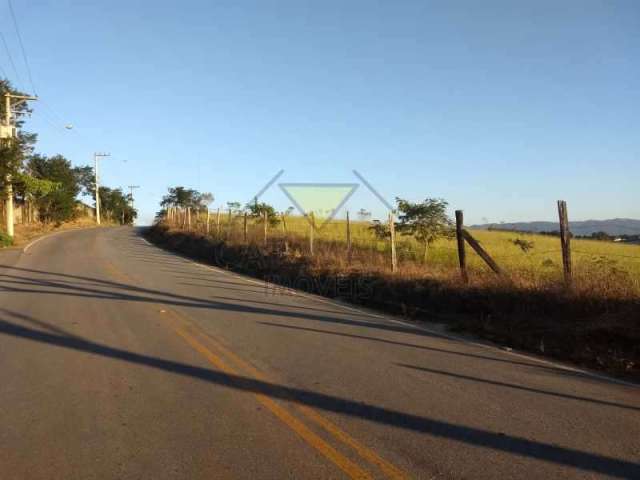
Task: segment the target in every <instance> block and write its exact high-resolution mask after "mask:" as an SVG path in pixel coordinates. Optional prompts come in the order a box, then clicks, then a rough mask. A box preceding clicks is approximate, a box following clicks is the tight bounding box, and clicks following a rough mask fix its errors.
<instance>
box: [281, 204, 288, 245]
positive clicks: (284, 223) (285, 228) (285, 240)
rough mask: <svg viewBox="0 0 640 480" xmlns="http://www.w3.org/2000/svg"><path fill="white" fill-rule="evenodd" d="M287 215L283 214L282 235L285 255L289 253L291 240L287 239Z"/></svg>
mask: <svg viewBox="0 0 640 480" xmlns="http://www.w3.org/2000/svg"><path fill="white" fill-rule="evenodd" d="M286 218H287V217H286V215H285V214H284V213H282V235H283V236H284V253H289V239H288V238H287V220H286Z"/></svg>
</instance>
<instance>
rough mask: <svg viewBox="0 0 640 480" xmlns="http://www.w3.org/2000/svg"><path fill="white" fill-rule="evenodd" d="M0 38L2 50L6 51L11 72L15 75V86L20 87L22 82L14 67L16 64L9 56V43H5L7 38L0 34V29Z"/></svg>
mask: <svg viewBox="0 0 640 480" xmlns="http://www.w3.org/2000/svg"><path fill="white" fill-rule="evenodd" d="M0 39H2V44H3V45H4V51H5V52H7V57H9V64H10V65H11V68H12V69H13V73H14V74H15V76H16V83H17V85H16V87H20V85H21V84H22V79H21V78H20V74H19V73H18V69H17V68H16V64H15V63H13V57H12V56H11V51H10V50H9V45H7V40H6V38H5V37H4V35H3V34H2V32H1V31H0Z"/></svg>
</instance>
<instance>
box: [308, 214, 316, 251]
mask: <svg viewBox="0 0 640 480" xmlns="http://www.w3.org/2000/svg"><path fill="white" fill-rule="evenodd" d="M315 226H316V222H315V218H314V216H313V212H311V213H310V214H309V227H310V228H309V254H310V255H311V256H312V257H313V231H314V230H315Z"/></svg>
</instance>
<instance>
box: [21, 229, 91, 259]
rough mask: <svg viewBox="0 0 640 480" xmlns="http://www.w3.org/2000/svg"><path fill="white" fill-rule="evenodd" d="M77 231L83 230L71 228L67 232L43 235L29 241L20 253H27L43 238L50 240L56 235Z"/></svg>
mask: <svg viewBox="0 0 640 480" xmlns="http://www.w3.org/2000/svg"><path fill="white" fill-rule="evenodd" d="M77 230H85V229H82V228H72V229H69V230H62V231H60V232H53V233H49V234H47V235H43V236H42V237H38V238H36V239H35V240H33V241H31V242H30V243H28V244H27V245H25V247H24V248H23V249H22V253H27V251H29V249H30V248H31V247H33V246H34V245H35V244H36V243H38V242H39V241H40V240H44V239H45V238H51V237H55V236H56V235H60V234H61V233H67V232H75V231H77Z"/></svg>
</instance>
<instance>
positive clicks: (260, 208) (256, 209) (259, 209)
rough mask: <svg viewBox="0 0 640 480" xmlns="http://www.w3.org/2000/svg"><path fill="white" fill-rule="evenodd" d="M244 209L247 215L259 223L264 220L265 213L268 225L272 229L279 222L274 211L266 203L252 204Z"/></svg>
mask: <svg viewBox="0 0 640 480" xmlns="http://www.w3.org/2000/svg"><path fill="white" fill-rule="evenodd" d="M246 209H247V210H248V211H249V215H251V216H252V217H253V218H256V219H258V220H260V221H262V220H263V219H264V215H265V213H266V215H267V220H268V222H269V225H271V226H272V227H274V226H276V225H278V223H279V222H280V220H279V219H278V213H277V212H276V209H275V208H273V207H272V206H271V205H269V204H268V203H264V202H263V203H258V202H257V201H256V202H252V203H249V204H247V207H246Z"/></svg>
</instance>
